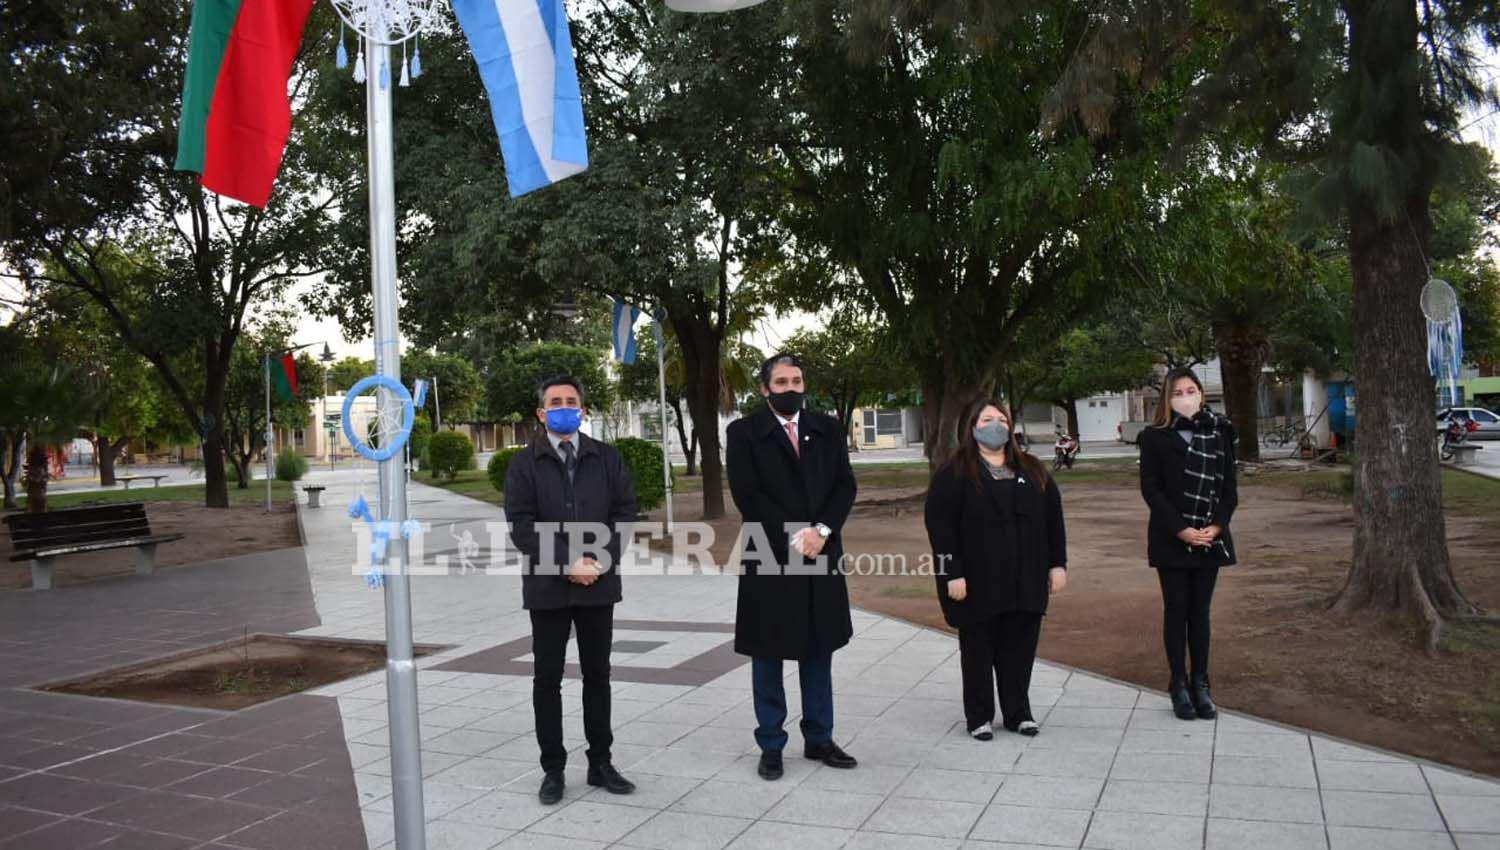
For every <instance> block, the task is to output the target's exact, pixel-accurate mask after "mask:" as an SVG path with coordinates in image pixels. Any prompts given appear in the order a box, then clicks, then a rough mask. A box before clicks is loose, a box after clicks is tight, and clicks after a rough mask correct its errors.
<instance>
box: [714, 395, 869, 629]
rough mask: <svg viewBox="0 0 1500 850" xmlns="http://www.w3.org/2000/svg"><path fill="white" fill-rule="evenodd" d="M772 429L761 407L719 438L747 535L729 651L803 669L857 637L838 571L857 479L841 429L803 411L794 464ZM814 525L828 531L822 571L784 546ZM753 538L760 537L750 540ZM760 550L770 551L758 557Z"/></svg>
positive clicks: (780, 434)
mask: <svg viewBox="0 0 1500 850" xmlns="http://www.w3.org/2000/svg"><path fill="white" fill-rule="evenodd" d="M779 423H780V419H779V417H777V416H776V414H775V413H773V412H771V409H770V408H769V407H765V406H762V407H761V408H760V409H759V410H757V411H756V412H755V413H752V414H750V415H749V416H746V417H745V418H743V419H738V420H736V421H734V422H731V423H730V424H729V428H728V431H727V433H726V440H725V443H726V445H725V460H726V462H727V466H728V470H727V471H728V474H729V491H730V493H731V495H733V497H734V504H735V507H737V508H739V511H740V516H741V517H742V518H743V520H744V523H745V526H746V527H745V529H743V531H744V532H745V533H746V534H749V537H748V538H747V543H746V548H745V552H744V554H745V557H744V559H743V560H742V561H741V569H742V571H743V572H742V573H741V575H740V578H739V600H738V602H737V604H736V607H735V624H734V649H735V651H736V652H738V653H740V654H742V655H749V656H752V657H757V658H784V659H803V658H808V657H809V656H810V655H812V654H813V653H816V654H818V655H823V654H827V653H830V652H832V651H833V650H836V649H838V648H840V647H842V646H843V645H844V644H846V643H848V642H849V638H850V636H851V635H852V634H853V633H854V626H853V623H852V621H851V620H850V618H849V589H848V587H847V586H846V585H845V583H844V573H843V570H842V565H841V563H840V561H841V559H842V556H843V552H844V547H843V539H842V529H843V527H844V521H845V520H847V519H848V518H849V511H850V510H851V509H852V508H853V507H854V493H855V483H854V470H853V469H851V468H850V466H849V445H848V442H847V440H846V438H845V436H844V429H843V427H842V426H841V425H839V423H838V420H836V419H833V418H832V417H829V416H825V415H823V414H821V413H815V412H813V411H810V410H804V411H802V414H801V417H800V419H799V420H798V436H799V438H800V441H801V445H802V451H801V456H800V457H799V456H798V455H797V454H795V453H794V452H793V450H792V444H791V441H790V440H789V439H787V434H786V431H785V430H783V429H782V426H781V425H780V424H779ZM820 522H821V523H823V524H824V525H827V526H828V527H829V528H831V529H832V530H833V534H832V535H830V536H829V538H828V540H827V542H826V543H825V545H824V546H823V551H822V561H821V566H820V565H819V564H818V563H813V562H809V561H807V559H805V558H803V557H802V556H801V555H800V554H797V553H795V552H791V551H789V547H788V545H787V535H788V534H790V533H792V532H794V531H796V530H797V529H799V528H805V527H807V526H810V525H814V524H816V523H820ZM756 529H759V531H760V533H759V534H753V533H751V532H754V531H755V530H756ZM757 542H759V543H761V544H762V548H768V549H769V551H768V552H759V553H757V551H756V547H755V545H754V544H755V543H757ZM765 543H769V546H768V547H766V546H764V544H765ZM756 554H760V555H763V556H764V558H765V560H764V562H762V561H761V560H759V559H757V558H756ZM793 558H794V559H795V560H789V559H793ZM762 563H764V564H765V565H766V566H765V567H764V568H763V567H762Z"/></svg>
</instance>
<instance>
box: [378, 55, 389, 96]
mask: <svg viewBox="0 0 1500 850" xmlns="http://www.w3.org/2000/svg"><path fill="white" fill-rule="evenodd" d="M390 87H391V67H390V65H388V64H386V61H385V60H384V59H382V60H380V88H381V90H382V91H383V90H385V89H388V88H390Z"/></svg>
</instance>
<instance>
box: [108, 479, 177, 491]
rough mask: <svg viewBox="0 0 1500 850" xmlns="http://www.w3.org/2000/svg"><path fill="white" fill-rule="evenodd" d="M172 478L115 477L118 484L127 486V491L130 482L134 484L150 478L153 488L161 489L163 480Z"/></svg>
mask: <svg viewBox="0 0 1500 850" xmlns="http://www.w3.org/2000/svg"><path fill="white" fill-rule="evenodd" d="M171 477H172V476H170V475H116V476H115V480H116V481H118V482H120V483H121V484H124V485H125V489H126V490H129V489H130V482H132V481H141V480H143V479H147V478H149V479H151V486H153V487H160V486H161V480H162V479H163V478H171Z"/></svg>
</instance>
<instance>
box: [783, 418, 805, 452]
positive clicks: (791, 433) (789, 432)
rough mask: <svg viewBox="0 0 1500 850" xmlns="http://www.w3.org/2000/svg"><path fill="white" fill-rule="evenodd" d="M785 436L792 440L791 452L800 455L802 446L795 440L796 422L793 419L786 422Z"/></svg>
mask: <svg viewBox="0 0 1500 850" xmlns="http://www.w3.org/2000/svg"><path fill="white" fill-rule="evenodd" d="M786 436H787V438H788V439H790V440H791V441H792V453H793V454H795V455H796V456H797V457H802V446H801V444H799V443H798V442H797V422H796V421H795V420H793V421H791V422H788V423H786Z"/></svg>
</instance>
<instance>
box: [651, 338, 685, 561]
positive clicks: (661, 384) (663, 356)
mask: <svg viewBox="0 0 1500 850" xmlns="http://www.w3.org/2000/svg"><path fill="white" fill-rule="evenodd" d="M652 321H653V322H655V323H656V324H655V328H656V383H657V390H658V391H659V392H660V403H661V459H662V465H661V466H662V470H661V475H662V482H663V483H664V484H666V487H667V534H671V533H672V450H671V444H670V443H669V441H668V438H667V345H666V341H665V339H664V338H663V337H662V333H661V320H660V319H657V318H655V317H654V316H653V317H652ZM684 448H686V447H684Z"/></svg>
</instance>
